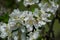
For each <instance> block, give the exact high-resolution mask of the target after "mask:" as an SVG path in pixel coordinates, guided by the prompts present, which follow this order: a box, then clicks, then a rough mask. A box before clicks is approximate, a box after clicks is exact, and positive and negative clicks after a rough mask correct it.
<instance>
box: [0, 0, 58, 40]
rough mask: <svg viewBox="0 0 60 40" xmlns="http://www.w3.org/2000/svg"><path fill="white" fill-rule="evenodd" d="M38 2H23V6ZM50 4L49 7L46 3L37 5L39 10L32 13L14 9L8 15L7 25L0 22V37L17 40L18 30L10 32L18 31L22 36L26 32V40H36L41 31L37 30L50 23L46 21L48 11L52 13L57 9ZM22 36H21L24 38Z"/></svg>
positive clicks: (53, 4) (37, 0)
mask: <svg viewBox="0 0 60 40" xmlns="http://www.w3.org/2000/svg"><path fill="white" fill-rule="evenodd" d="M38 2H39V0H24V2H23V4H24V5H25V6H27V5H32V4H35V3H38ZM50 3H51V6H48V3H45V4H43V3H42V2H41V3H38V6H39V7H40V9H41V10H40V9H38V8H35V10H34V11H33V12H32V11H28V10H25V11H20V10H19V9H14V10H13V12H12V13H11V14H10V15H9V16H10V18H9V21H8V24H6V23H3V22H0V37H1V38H5V37H7V36H8V37H10V36H12V35H13V36H12V37H13V38H14V40H18V30H17V31H16V32H13V33H12V31H13V30H16V29H20V30H21V32H22V33H23V34H24V33H25V32H26V34H27V35H28V36H26V38H27V40H33V39H37V38H38V37H39V34H40V32H41V29H39V28H41V27H44V25H45V24H46V23H47V22H51V20H49V19H48V18H49V17H50V16H51V14H50V13H48V12H49V11H50V12H52V13H54V12H55V11H56V10H57V8H58V5H55V3H54V2H50ZM24 27H25V28H24ZM23 34H22V36H24V35H23ZM21 38H22V37H21ZM22 39H23V38H22Z"/></svg>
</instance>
